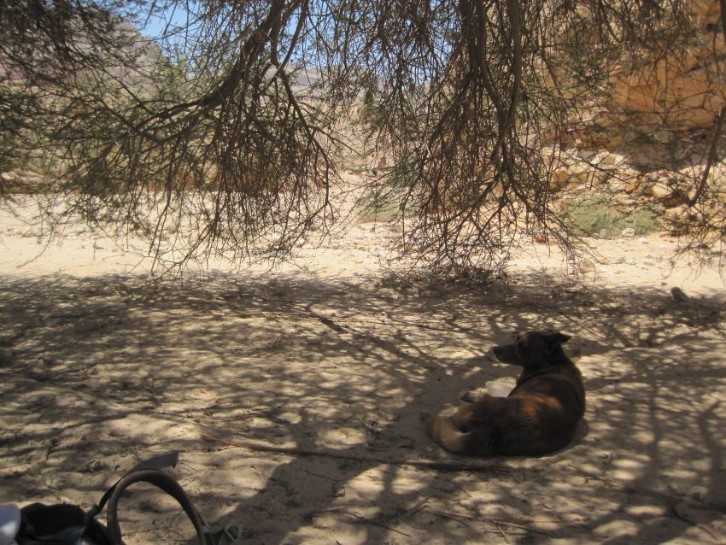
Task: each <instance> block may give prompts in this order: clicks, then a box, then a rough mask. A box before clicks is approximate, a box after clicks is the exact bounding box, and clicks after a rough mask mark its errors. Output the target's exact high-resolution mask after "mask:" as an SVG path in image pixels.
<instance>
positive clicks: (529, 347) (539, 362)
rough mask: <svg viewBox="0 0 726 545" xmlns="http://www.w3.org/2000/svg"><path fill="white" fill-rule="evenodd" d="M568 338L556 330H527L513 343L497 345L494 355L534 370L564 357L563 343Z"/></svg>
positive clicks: (505, 361) (506, 361)
mask: <svg viewBox="0 0 726 545" xmlns="http://www.w3.org/2000/svg"><path fill="white" fill-rule="evenodd" d="M568 340H570V337H569V336H568V335H563V334H562V333H558V332H556V331H527V332H526V333H520V334H518V335H517V336H516V338H515V339H514V342H513V343H511V344H504V345H501V346H495V347H494V355H495V356H496V357H497V359H498V360H499V361H501V362H502V363H511V364H514V365H521V366H522V367H524V368H525V369H530V370H534V369H538V368H541V367H544V366H546V365H547V364H548V363H554V362H555V361H558V360H560V358H561V357H564V353H563V351H562V345H563V344H564V343H566V342H567V341H568Z"/></svg>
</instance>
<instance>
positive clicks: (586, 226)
mask: <svg viewBox="0 0 726 545" xmlns="http://www.w3.org/2000/svg"><path fill="white" fill-rule="evenodd" d="M565 221H566V222H567V223H568V224H569V225H570V226H571V227H573V228H574V229H576V230H577V231H579V232H580V233H581V234H584V235H589V236H605V237H614V236H617V235H619V234H620V233H622V232H623V230H624V229H627V228H628V227H631V228H633V229H635V234H636V235H647V234H648V233H652V232H653V231H656V230H657V229H658V228H659V221H658V216H657V214H656V213H655V212H653V211H652V210H635V211H632V212H625V211H624V210H623V209H622V207H621V206H618V204H617V203H616V202H615V201H614V200H613V198H612V197H610V196H608V195H603V194H595V195H588V196H586V197H583V198H581V199H579V200H577V201H575V202H573V203H572V204H571V205H569V206H568V207H567V210H566V211H565Z"/></svg>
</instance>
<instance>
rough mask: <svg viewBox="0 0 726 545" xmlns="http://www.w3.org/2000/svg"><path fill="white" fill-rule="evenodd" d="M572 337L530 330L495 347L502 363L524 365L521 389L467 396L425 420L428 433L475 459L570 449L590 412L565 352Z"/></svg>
mask: <svg viewBox="0 0 726 545" xmlns="http://www.w3.org/2000/svg"><path fill="white" fill-rule="evenodd" d="M569 338H570V337H568V336H567V335H563V334H562V333H557V332H549V331H530V332H527V333H522V334H519V335H517V337H516V339H515V341H514V342H513V343H512V344H507V345H503V346H496V347H494V355H495V356H496V357H497V359H498V360H499V361H501V362H503V363H511V364H515V365H521V366H522V368H523V370H522V373H521V374H520V375H519V378H518V379H517V385H516V387H515V388H514V389H513V390H512V391H511V392H510V394H509V396H508V397H492V396H490V395H488V394H478V393H474V392H467V393H465V394H463V395H462V396H461V399H462V400H463V401H465V403H464V404H462V405H459V406H457V407H452V408H448V409H445V410H443V411H442V412H441V413H439V414H437V415H429V416H426V417H425V418H426V428H427V431H428V433H429V435H431V437H433V439H434V440H435V441H436V442H437V443H438V444H440V445H441V446H442V447H443V448H445V449H446V450H448V451H449V452H453V453H456V454H464V455H470V456H493V455H505V456H538V455H542V454H547V453H550V452H553V451H556V450H559V449H561V448H563V447H565V446H566V445H567V444H569V443H570V441H572V438H573V437H574V435H575V431H576V429H577V426H578V424H579V423H580V420H581V419H582V417H583V415H584V414H585V388H584V387H583V384H582V375H581V374H580V371H579V369H577V367H576V366H575V364H574V363H572V361H570V359H569V358H568V357H567V356H566V355H565V352H564V350H563V349H562V344H564V343H566V342H567V341H568V340H569Z"/></svg>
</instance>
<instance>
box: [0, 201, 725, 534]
mask: <svg viewBox="0 0 726 545" xmlns="http://www.w3.org/2000/svg"><path fill="white" fill-rule="evenodd" d="M37 235H38V232H37V230H36V229H35V228H34V227H33V226H31V225H28V224H27V223H25V222H24V217H23V216H21V217H11V216H9V215H7V214H4V215H3V216H2V217H1V218H0V248H2V258H0V293H1V294H2V297H1V298H0V312H1V314H0V316H1V318H2V328H1V329H0V392H2V394H1V396H2V397H1V398H0V399H2V403H1V404H0V422H1V423H2V425H1V427H0V456H1V457H0V503H2V502H10V501H14V502H19V503H21V504H24V503H28V502H31V501H46V502H57V501H72V502H79V503H81V504H83V505H85V506H90V505H91V504H92V503H94V502H96V501H98V499H99V497H100V495H101V493H102V492H103V491H104V490H105V488H106V487H108V486H109V485H111V484H112V483H113V482H114V481H115V480H116V479H117V478H118V477H119V476H120V475H121V474H123V472H124V471H125V470H127V469H129V468H130V467H131V466H132V465H134V464H135V463H136V462H137V461H139V460H141V459H143V458H145V457H147V456H149V455H152V454H156V453H160V452H164V451H168V450H173V449H178V450H180V451H181V452H182V454H181V463H180V465H179V466H178V467H177V468H176V469H175V470H174V472H173V473H174V475H175V476H177V477H178V478H179V480H180V482H181V484H182V486H184V488H185V489H186V490H187V491H188V492H189V494H190V496H191V497H192V498H193V500H194V502H195V504H196V506H197V507H198V509H199V511H200V512H201V513H202V514H203V515H204V516H205V518H206V519H207V520H208V521H209V522H210V523H212V524H213V525H215V526H220V525H224V524H226V523H229V522H234V523H237V524H240V525H242V526H243V527H244V539H243V543H249V544H255V545H263V544H264V545H283V544H285V545H294V544H298V543H300V544H302V543H305V544H310V545H313V544H330V545H337V544H340V545H354V544H369V545H379V544H391V545H393V544H399V545H407V544H416V545H424V544H426V545H429V544H431V545H433V544H461V545H463V544H481V543H488V544H489V543H490V544H500V543H502V544H504V543H509V544H512V543H515V544H526V543H543V544H550V543H552V544H577V543H607V544H633V543H641V544H656V543H680V544H686V543H688V544H692V543H707V544H709V543H713V544H718V543H726V459H725V456H724V452H725V448H726V428H725V427H724V426H723V421H724V417H726V398H725V394H726V360H725V359H724V354H725V353H726V332H725V331H724V323H723V315H724V302H725V300H726V290H725V287H724V283H723V280H722V278H721V276H720V275H719V272H718V269H717V263H714V264H711V265H709V266H706V267H703V268H701V269H699V270H698V271H697V272H696V271H694V269H693V268H691V267H690V266H689V263H688V261H687V260H682V261H680V262H679V263H678V264H677V265H676V266H675V268H674V267H672V266H671V264H670V257H671V255H672V253H673V251H674V249H675V244H674V243H673V242H672V241H669V240H668V239H665V238H662V237H649V238H644V239H640V238H635V239H620V240H613V241H600V242H598V241H593V245H594V248H595V250H596V252H597V255H596V257H593V258H592V259H591V261H589V262H588V263H586V264H585V265H580V266H575V267H573V266H572V265H571V264H568V263H567V262H566V261H565V260H564V259H563V258H562V256H560V255H559V254H558V253H557V252H556V251H554V250H552V249H550V248H548V247H546V246H543V245H535V244H534V243H532V244H530V245H528V246H526V247H525V248H523V249H522V251H521V252H520V253H518V254H517V256H516V258H515V259H514V261H513V263H512V267H511V270H510V271H509V272H510V274H509V278H510V282H508V283H507V284H491V285H488V286H481V285H479V286H462V285H460V284H446V283H433V282H429V281H426V280H425V279H422V278H418V279H413V278H407V277H405V276H401V275H396V274H392V272H391V270H390V269H389V268H388V267H389V266H391V265H392V263H394V262H392V261H391V260H390V257H391V256H390V254H389V253H388V250H387V242H388V241H389V239H390V233H389V232H388V231H387V230H386V229H385V228H383V227H381V226H374V225H372V224H356V225H353V226H352V227H351V228H350V229H348V230H347V231H345V232H341V233H339V234H336V235H334V236H333V238H332V239H331V240H330V241H329V242H328V243H326V244H325V245H324V246H322V247H315V246H314V245H311V244H308V245H306V246H305V247H302V248H300V250H299V256H298V259H297V261H296V262H295V263H294V264H289V265H285V266H283V267H282V268H281V269H280V270H278V271H276V272H275V273H273V274H263V271H262V270H261V269H257V268H254V267H253V268H251V269H249V270H246V271H244V272H230V271H227V270H225V269H224V266H223V265H221V264H210V265H209V266H208V267H207V268H200V269H199V270H198V271H196V272H194V273H193V274H190V275H189V276H188V277H187V278H186V279H185V281H184V282H181V283H180V282H177V283H165V282H161V283H152V282H150V281H149V278H148V277H147V276H146V273H147V272H148V266H149V262H148V261H149V260H148V259H145V258H144V250H143V244H142V243H141V241H125V242H124V243H123V244H121V245H119V244H118V243H116V242H114V241H112V240H111V239H109V238H105V237H103V236H99V235H98V234H96V235H93V234H90V233H87V232H85V231H83V230H81V229H79V230H77V231H76V232H66V236H65V237H63V239H62V240H60V241H53V242H52V243H51V244H50V245H48V244H46V243H45V242H44V241H39V239H38V236H37ZM575 273H577V274H575ZM673 287H679V288H680V289H682V290H683V292H685V293H686V294H687V295H688V296H689V298H688V299H687V300H685V301H677V300H675V299H674V298H673V297H672V296H671V293H670V290H671V288H673ZM540 327H553V328H557V329H560V330H562V331H564V332H567V333H569V334H571V335H573V339H572V340H571V341H570V342H569V343H568V345H566V348H567V351H568V353H569V354H570V355H571V356H572V357H573V359H574V360H575V361H576V362H577V364H578V365H579V367H580V368H581V370H582V372H583V374H584V376H585V385H586V388H587V396H588V410H587V415H586V423H585V425H584V426H583V427H582V430H581V433H580V434H579V436H578V438H577V439H576V441H575V442H574V444H572V445H571V446H569V447H568V448H566V449H564V450H563V451H561V452H558V453H556V454H553V455H551V456H546V457H542V458H534V459H524V458H509V459H493V460H472V459H464V458H457V457H455V456H450V455H447V454H446V453H444V452H443V451H441V450H440V449H438V448H437V447H436V446H435V445H433V444H432V443H431V441H430V440H429V439H428V438H427V437H426V436H425V434H424V433H423V431H422V428H421V425H420V421H419V414H420V412H421V410H428V411H436V410H438V409H440V408H441V407H442V406H444V405H445V404H447V403H452V402H455V401H456V398H457V394H458V392H460V391H461V390H464V389H467V388H474V387H482V386H484V385H487V386H488V387H489V388H491V389H497V390H501V388H502V387H503V386H504V387H510V386H511V385H513V381H514V378H515V376H516V372H517V369H516V368H513V367H511V366H506V365H502V364H498V363H496V362H494V361H493V360H492V359H491V358H490V357H489V356H488V355H487V353H488V350H489V348H490V347H491V346H492V345H493V344H496V343H501V342H505V341H507V339H509V338H510V336H511V334H512V333H513V332H515V331H517V330H523V329H528V328H540ZM123 509H124V512H123V514H122V521H123V528H124V531H125V535H126V536H127V538H128V540H127V541H128V543H130V544H131V543H142V542H151V541H174V542H177V541H180V542H185V541H188V539H189V537H190V535H191V534H190V532H189V526H188V524H187V523H186V522H184V520H185V519H184V516H183V515H182V514H181V513H180V511H179V509H177V508H175V507H174V505H173V504H171V503H169V502H168V501H167V500H166V499H165V498H163V496H161V495H159V494H155V493H153V492H152V491H150V490H148V489H146V488H144V487H139V489H138V490H135V491H133V492H132V493H131V494H129V500H128V502H127V503H126V504H125V505H124V507H123Z"/></svg>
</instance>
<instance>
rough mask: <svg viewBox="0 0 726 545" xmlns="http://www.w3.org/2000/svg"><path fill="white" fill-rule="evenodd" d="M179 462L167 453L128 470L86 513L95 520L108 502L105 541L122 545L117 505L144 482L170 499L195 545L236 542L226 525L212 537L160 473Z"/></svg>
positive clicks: (236, 534) (237, 533) (181, 493)
mask: <svg viewBox="0 0 726 545" xmlns="http://www.w3.org/2000/svg"><path fill="white" fill-rule="evenodd" d="M178 459H179V453H178V452H171V453H168V454H163V455H160V456H155V457H154V458H151V459H149V460H145V461H143V462H141V463H139V464H137V465H136V466H134V467H133V469H131V471H129V472H128V473H127V474H126V475H125V476H124V477H123V478H121V479H120V480H119V481H118V482H117V483H116V484H115V485H113V486H112V487H111V488H109V489H108V490H107V491H106V493H105V494H104V495H103V497H102V498H101V501H100V502H99V503H98V505H96V506H94V507H93V509H92V510H91V511H89V512H88V513H87V516H89V517H91V518H92V517H95V516H96V515H98V513H100V512H101V510H102V509H103V507H104V505H105V504H106V502H108V511H107V520H108V537H109V539H110V540H111V542H112V543H113V544H114V545H123V540H122V539H121V527H120V525H119V520H118V502H119V500H120V499H121V495H122V494H123V493H124V491H125V490H126V489H127V488H128V487H129V486H131V485H132V484H134V483H137V482H146V483H149V484H152V485H154V486H156V487H157V488H159V489H161V490H163V491H164V492H166V493H167V494H169V495H170V496H171V497H173V498H174V499H175V500H176V501H177V502H178V503H179V505H180V506H181V507H182V509H183V510H184V512H185V513H186V515H187V517H189V520H191V522H192V524H193V525H194V529H195V530H196V532H197V539H198V542H199V545H232V544H234V543H237V542H238V541H239V540H240V537H241V532H240V530H239V528H238V527H237V526H235V525H228V526H227V527H226V528H224V529H223V530H221V531H219V532H216V533H212V532H211V531H210V530H209V528H208V527H207V524H206V522H204V519H203V518H202V516H201V515H200V514H199V513H198V512H197V510H196V509H195V508H194V506H193V505H192V502H191V501H190V500H189V497H188V496H187V495H186V492H184V489H183V488H182V487H181V486H180V485H179V483H178V482H177V481H176V480H175V479H173V478H172V477H170V476H169V475H168V474H166V473H164V472H163V471H162V469H163V468H166V467H169V466H174V465H176V462H177V461H178Z"/></svg>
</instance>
